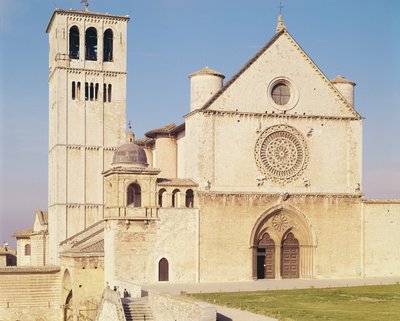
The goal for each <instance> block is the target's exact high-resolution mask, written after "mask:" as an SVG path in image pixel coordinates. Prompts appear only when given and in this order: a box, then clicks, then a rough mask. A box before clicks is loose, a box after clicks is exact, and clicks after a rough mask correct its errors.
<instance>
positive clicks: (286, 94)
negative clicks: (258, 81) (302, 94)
mask: <svg viewBox="0 0 400 321" xmlns="http://www.w3.org/2000/svg"><path fill="white" fill-rule="evenodd" d="M268 99H269V101H270V103H271V105H272V106H273V107H274V108H276V109H279V110H282V111H286V110H290V109H292V108H294V107H295V106H296V105H297V102H298V101H299V91H298V90H297V88H296V87H295V86H294V85H293V82H291V81H289V79H287V78H283V77H278V78H275V79H273V80H272V81H271V82H270V84H269V86H268Z"/></svg>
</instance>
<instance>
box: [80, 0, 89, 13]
mask: <svg viewBox="0 0 400 321" xmlns="http://www.w3.org/2000/svg"><path fill="white" fill-rule="evenodd" d="M81 3H84V4H85V10H86V11H89V2H88V0H82V1H81Z"/></svg>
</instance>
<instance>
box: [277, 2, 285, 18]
mask: <svg viewBox="0 0 400 321" xmlns="http://www.w3.org/2000/svg"><path fill="white" fill-rule="evenodd" d="M278 8H279V14H280V15H282V9H283V8H285V7H284V6H283V4H282V1H279V7H278Z"/></svg>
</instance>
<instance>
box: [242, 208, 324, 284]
mask: <svg viewBox="0 0 400 321" xmlns="http://www.w3.org/2000/svg"><path fill="white" fill-rule="evenodd" d="M266 234H268V237H269V238H270V239H271V240H272V241H273V242H274V244H275V259H274V262H275V269H274V270H275V278H278V279H279V278H282V273H283V272H282V264H283V263H282V262H283V258H282V254H284V253H283V250H282V247H283V245H284V242H285V240H286V239H287V237H288V235H289V234H291V236H290V237H292V236H293V237H294V238H295V239H296V240H297V241H298V244H299V253H298V261H299V263H298V264H299V265H298V266H299V273H298V276H297V277H300V278H311V277H313V270H314V252H315V248H316V247H317V238H316V236H315V233H314V231H313V228H312V225H311V223H310V221H309V220H308V218H307V217H306V215H304V214H303V213H302V212H300V211H299V210H297V209H295V208H294V207H292V206H289V205H279V206H276V207H273V208H271V209H269V210H267V211H266V212H264V213H263V214H262V215H261V216H260V217H259V218H258V219H257V221H256V222H255V224H254V227H253V230H252V232H251V236H250V240H249V243H250V248H251V249H252V251H253V278H254V279H257V278H258V276H259V275H260V274H259V273H257V255H258V256H259V253H258V252H260V251H259V244H260V242H261V241H262V239H263V238H264V237H265V235H266ZM257 253H258V254H257ZM258 260H260V259H259V258H258ZM258 269H259V268H258ZM293 275H296V274H293ZM294 277H296V276H294Z"/></svg>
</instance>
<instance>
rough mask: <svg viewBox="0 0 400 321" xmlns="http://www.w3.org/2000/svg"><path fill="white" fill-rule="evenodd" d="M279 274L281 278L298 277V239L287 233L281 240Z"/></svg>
mask: <svg viewBox="0 0 400 321" xmlns="http://www.w3.org/2000/svg"><path fill="white" fill-rule="evenodd" d="M281 255H282V259H281V274H282V278H283V279H295V278H299V275H300V273H299V262H300V248H299V241H298V240H297V239H296V238H295V237H294V235H293V233H289V234H288V235H287V236H286V238H285V239H284V240H283V242H282V253H281Z"/></svg>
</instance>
